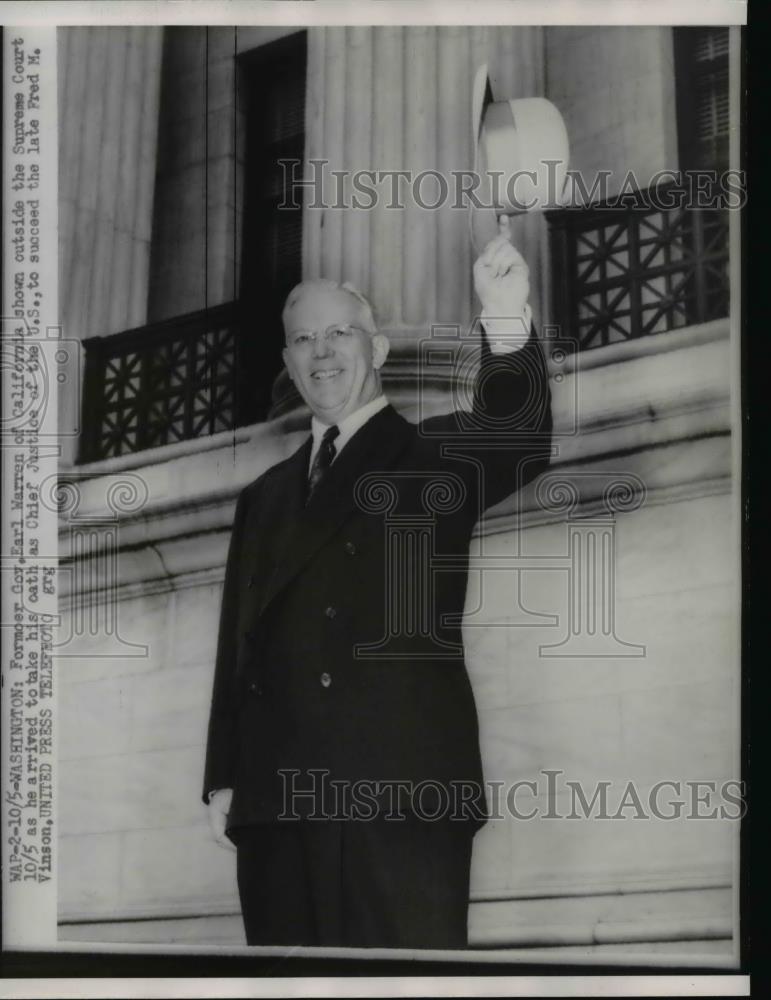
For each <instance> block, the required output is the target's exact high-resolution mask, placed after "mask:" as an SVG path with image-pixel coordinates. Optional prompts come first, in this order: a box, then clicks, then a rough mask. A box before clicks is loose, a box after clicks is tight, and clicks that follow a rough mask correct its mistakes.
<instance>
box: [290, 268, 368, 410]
mask: <svg viewBox="0 0 771 1000" xmlns="http://www.w3.org/2000/svg"><path fill="white" fill-rule="evenodd" d="M364 322H365V320H364V319H363V317H362V310H361V308H360V306H359V303H358V302H357V301H356V299H355V298H353V296H351V295H349V294H348V293H347V292H345V291H342V290H340V289H337V288H330V289H325V288H322V289H314V290H313V291H309V292H306V294H305V295H304V296H303V297H302V298H301V299H300V300H299V302H297V303H296V304H295V305H294V306H292V307H291V309H290V310H289V311H288V312H287V313H286V315H285V317H284V323H285V327H286V344H287V346H286V347H285V348H284V362H285V364H286V367H287V370H288V372H289V376H290V378H291V379H292V381H293V382H294V383H295V385H296V386H297V389H298V391H299V392H300V395H301V396H302V397H303V399H304V400H305V402H306V403H307V404H308V406H309V407H310V408H311V410H312V412H313V413H314V415H315V416H316V417H317V418H318V419H319V420H321V421H323V422H324V423H325V424H336V423H339V422H340V421H341V420H342V419H343V418H344V417H347V416H348V415H349V414H351V413H354V412H355V411H356V410H358V409H359V408H360V407H361V406H364V405H365V403H368V402H369V401H370V400H372V399H374V398H375V397H376V396H378V395H379V394H380V381H379V378H378V375H377V372H378V369H379V368H380V367H381V366H382V364H383V362H384V361H385V359H386V356H387V355H388V339H387V338H386V337H384V336H383V335H382V334H378V333H374V334H373V333H370V332H369V331H368V330H365V329H364V328H363V324H364Z"/></svg>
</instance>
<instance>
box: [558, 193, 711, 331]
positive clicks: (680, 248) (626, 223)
mask: <svg viewBox="0 0 771 1000" xmlns="http://www.w3.org/2000/svg"><path fill="white" fill-rule="evenodd" d="M672 193H673V192H672V191H671V190H670V191H669V192H668V198H669V197H671V195H672ZM674 201H675V199H674V198H672V199H671V201H670V200H668V201H667V204H669V203H672V202H674ZM661 203H662V202H661V192H660V191H659V201H658V202H657V204H658V205H659V206H660V205H661ZM648 204H649V205H650V201H649V203H648ZM550 224H551V236H552V250H553V257H554V265H553V266H554V276H555V280H556V284H555V287H556V289H557V292H558V294H557V302H556V303H555V306H556V314H557V319H558V322H559V323H560V324H561V325H562V327H563V329H564V330H565V332H566V334H567V335H568V336H572V337H574V338H575V340H576V347H577V349H580V350H585V349H587V348H592V347H601V346H603V345H604V344H610V343H613V342H616V341H623V340H630V339H633V338H636V337H643V336H647V335H648V334H654V333H662V332H664V331H667V330H672V329H675V328H677V327H683V326H690V325H692V324H694V323H703V322H706V321H708V320H711V319H717V318H719V317H721V316H726V315H728V307H729V277H728V214H727V212H726V211H725V210H722V209H691V208H687V207H677V208H661V207H647V206H646V207H644V208H643V207H628V208H607V207H603V206H601V205H600V206H595V207H593V208H591V209H568V210H567V211H564V212H559V213H553V214H552V216H551V218H550Z"/></svg>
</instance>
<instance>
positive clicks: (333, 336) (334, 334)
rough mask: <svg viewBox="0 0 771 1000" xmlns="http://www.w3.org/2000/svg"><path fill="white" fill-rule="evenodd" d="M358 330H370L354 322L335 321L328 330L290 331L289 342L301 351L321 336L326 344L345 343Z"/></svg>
mask: <svg viewBox="0 0 771 1000" xmlns="http://www.w3.org/2000/svg"><path fill="white" fill-rule="evenodd" d="M356 330H358V331H359V332H360V333H369V332H370V331H369V330H365V329H364V328H363V327H361V326H355V325H354V324H353V323H346V324H343V323H333V324H332V325H331V326H328V327H327V328H326V330H322V331H320V332H319V331H317V330H297V331H295V332H294V333H290V334H289V336H288V337H287V344H288V346H289V347H291V348H293V349H294V350H297V351H301V350H304V349H306V348H309V347H311V346H312V345H315V343H316V341H317V340H318V339H319V337H321V339H322V340H323V341H324V343H326V344H340V343H345V341H346V340H350V339H351V338H352V337H353V335H354V331H356Z"/></svg>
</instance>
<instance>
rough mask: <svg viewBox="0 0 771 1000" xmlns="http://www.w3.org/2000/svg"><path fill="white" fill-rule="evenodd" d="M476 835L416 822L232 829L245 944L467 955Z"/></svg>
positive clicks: (467, 828)
mask: <svg viewBox="0 0 771 1000" xmlns="http://www.w3.org/2000/svg"><path fill="white" fill-rule="evenodd" d="M473 836H474V828H472V826H471V825H470V824H468V823H465V822H460V823H459V822H452V821H449V820H442V821H437V822H433V823H432V822H428V821H425V820H419V819H417V818H416V817H413V816H408V817H406V818H405V819H403V820H390V821H388V820H385V819H382V818H381V819H377V820H373V821H370V822H364V821H360V820H352V819H349V820H337V821H335V820H328V819H325V820H319V821H314V820H305V821H296V822H284V823H266V824H264V825H257V826H250V827H242V828H239V829H236V830H233V831H231V838H232V840H233V841H234V842H235V843H236V846H237V849H238V855H237V871H238V890H239V895H240V898H241V910H242V914H243V919H244V927H245V930H246V940H247V944H250V945H309V946H314V945H315V946H326V947H333V946H342V947H351V948H375V947H379V948H465V947H466V946H467V943H468V936H467V917H468V899H469V876H470V867H471V846H472V840H473Z"/></svg>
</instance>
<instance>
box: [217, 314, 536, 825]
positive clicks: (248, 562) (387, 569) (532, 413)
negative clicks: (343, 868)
mask: <svg viewBox="0 0 771 1000" xmlns="http://www.w3.org/2000/svg"><path fill="white" fill-rule="evenodd" d="M550 434H551V410H550V397H549V388H548V376H547V373H546V367H545V363H544V359H543V355H542V353H541V348H540V346H539V344H538V341H537V339H536V336H535V333H534V332H533V331H532V330H531V335H530V339H529V341H528V343H527V344H526V345H525V347H523V348H522V349H521V350H520V351H517V352H515V353H512V354H505V355H501V354H492V353H491V352H490V351H489V348H487V346H486V344H485V345H483V350H482V359H481V363H480V368H479V374H478V377H477V381H476V385H475V391H474V402H473V411H472V412H471V413H467V412H463V411H460V410H459V411H456V412H454V413H451V414H449V415H447V416H442V417H436V418H431V419H429V420H426V421H424V422H423V423H422V424H420V425H413V424H410V423H409V422H408V421H407V420H405V419H404V418H403V417H401V416H400V415H399V414H398V413H397V412H396V410H394V409H393V407H391V406H387V407H385V408H384V409H382V410H381V411H380V412H378V413H376V414H375V415H374V416H373V417H372V418H371V419H370V420H369V421H368V422H367V423H366V424H365V425H364V426H363V427H362V428H360V429H359V431H357V432H356V434H354V436H353V437H352V438H351V439H350V441H349V442H348V443H347V445H346V446H345V448H343V449H342V450H341V452H340V454H339V455H338V456H337V458H336V459H335V461H334V463H333V464H332V466H331V468H330V470H329V472H328V474H327V476H326V478H325V479H324V481H323V483H322V485H321V486H320V487H319V490H318V492H317V493H316V494H315V495H314V497H313V500H312V501H311V502H310V504H309V505H308V506H307V507H306V506H305V494H306V482H307V473H308V462H309V456H310V447H311V439H310V438H309V439H308V440H307V441H306V442H305V444H303V445H302V446H301V447H300V449H299V450H298V451H297V452H295V454H293V455H292V456H291V457H290V458H288V459H287V460H285V461H283V462H281V463H279V464H278V465H276V466H274V467H272V468H271V469H269V470H268V471H267V472H265V473H264V474H263V475H261V476H260V477H259V478H258V479H256V480H255V481H254V482H252V483H250V484H249V485H248V486H247V487H245V489H244V490H243V491H242V492H241V494H240V496H239V498H238V502H237V505H236V514H235V521H234V525H233V533H232V537H231V542H230V548H229V553H228V559H227V567H226V573H225V583H224V591H223V598H222V610H221V619H220V628H219V640H218V648H217V660H216V667H215V677H214V688H213V697H212V707H211V716H210V723H209V733H208V746H207V756H206V768H205V779H204V799H207V798H208V794H209V792H210V791H212V790H214V789H217V788H233V789H234V796H233V803H232V806H231V811H230V816H229V820H228V827H229V829H233V828H235V827H238V826H244V825H250V824H254V823H260V822H269V821H272V820H275V819H276V818H277V816H279V815H281V814H282V813H284V814H286V811H287V810H286V799H285V791H286V789H287V787H289V786H293V787H294V788H295V789H299V788H306V787H307V788H310V787H312V786H313V787H315V789H316V791H317V792H318V791H319V789H320V788H321V787H322V785H323V787H324V788H325V790H326V791H328V790H329V788H330V787H331V786H330V785H324V781H327V780H335V781H338V782H347V783H351V785H352V784H353V783H356V782H359V783H361V782H369V783H371V784H370V785H368V786H367V785H361V784H359V785H357V786H356V787H357V788H359V789H361V788H364V789H369V791H368V792H367V797H368V798H369V799H370V800H372V795H373V794H374V795H375V798H376V797H377V791H378V789H376V788H375V784H376V783H377V782H381V783H390V782H394V781H399V782H403V783H407V787H409V786H410V784H411V787H412V789H413V790H414V788H415V787H416V786H417V785H419V784H420V783H421V782H423V783H426V782H427V783H428V784H427V785H425V784H424V785H423V786H422V789H423V791H424V792H428V794H429V798H430V795H431V794H432V793H433V794H435V796H437V795H438V796H439V799H438V800H437V801H438V802H439V804H440V805H441V804H442V802H443V801H447V802H449V801H450V799H449V796H451V795H457V789H458V787H459V783H461V782H463V783H466V786H468V785H469V783H471V784H472V785H473V786H474V787H476V789H477V792H476V795H475V804H476V812H475V814H474V816H473V817H472V821H473V822H476V823H479V822H481V821H482V820H481V814H482V813H483V812H484V796H483V792H482V765H481V760H480V752H479V735H478V723H477V715H476V707H475V704H474V698H473V694H472V690H471V686H470V683H469V678H468V675H467V672H466V668H465V664H464V661H463V647H462V639H461V615H462V612H463V608H464V603H465V594H466V584H467V561H468V545H469V540H470V536H471V533H472V531H473V529H474V526H475V523H476V521H477V520H478V518H479V515H480V513H481V511H482V509H484V508H485V507H488V506H491V505H492V504H495V503H497V502H499V501H500V500H502V499H503V498H504V497H505V496H507V495H509V494H510V493H512V492H514V491H515V490H516V489H518V488H520V487H521V486H522V485H524V484H525V483H526V482H528V481H529V480H531V479H533V478H534V477H535V476H536V475H537V474H538V473H539V472H540V471H541V470H542V469H543V468H545V466H546V465H547V464H548V460H549V453H550ZM313 771H315V772H316V775H315V777H314V776H313V774H312V773H311V772H313ZM282 772H283V773H282ZM324 772H326V773H325V774H324V778H323V779H322V777H321V774H322V773H324ZM453 786H454V787H453ZM384 787H385V786H383V788H384ZM373 788H374V789H375V791H374V793H373ZM383 788H381V789H379V791H382V790H383ZM393 789H394V786H393V785H391V786H390V789H389V790H388V792H387V796H392V795H393ZM463 794H467V793H463ZM406 795H407V799H406V800H405V798H404V796H403V795H402V794H401V793H400V794H399V796H398V800H399V802H404V801H407V802H409V791H408V792H407V793H406ZM442 795H445V797H446V798H445V800H442ZM326 801H327V802H329V801H331V800H330V799H327V800H326ZM378 801H380V802H381V804H382V803H383V802H384V801H385V800H383V799H379V800H378ZM388 801H393V800H392V799H388ZM306 806H307V808H305V807H306ZM421 806H422V808H423V809H424V810H428V809H429V808H433V807H429V806H428V805H427V800H426V799H423V800H422V801H421ZM314 807H316V808H318V799H316V801H315V802H312V800H311V798H310V797H308V798H307V799H302V800H300V801H296V802H295V805H294V809H295V810H297V809H299V814H301V815H307V814H308V811H309V810H310V809H312V808H314ZM290 811H293V810H292V807H291V806H290ZM472 812H473V810H472Z"/></svg>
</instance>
